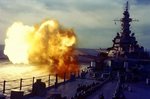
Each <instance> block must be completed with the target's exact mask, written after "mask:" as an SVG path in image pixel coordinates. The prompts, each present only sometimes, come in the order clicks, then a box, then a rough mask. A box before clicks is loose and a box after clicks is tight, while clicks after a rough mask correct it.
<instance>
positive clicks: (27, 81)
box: [0, 74, 66, 94]
mask: <svg viewBox="0 0 150 99" xmlns="http://www.w3.org/2000/svg"><path fill="white" fill-rule="evenodd" d="M65 76H66V75H65V74H64V77H63V79H62V78H59V77H58V75H57V74H48V75H43V76H36V77H32V78H20V79H15V80H8V81H6V80H4V81H1V82H0V93H3V94H10V92H11V90H20V91H24V92H25V94H28V93H30V92H31V91H32V85H33V83H34V82H35V80H36V79H41V80H42V82H45V83H46V87H50V86H52V85H54V84H56V83H61V82H65V81H66V77H65Z"/></svg>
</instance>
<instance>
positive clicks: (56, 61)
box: [4, 20, 79, 74]
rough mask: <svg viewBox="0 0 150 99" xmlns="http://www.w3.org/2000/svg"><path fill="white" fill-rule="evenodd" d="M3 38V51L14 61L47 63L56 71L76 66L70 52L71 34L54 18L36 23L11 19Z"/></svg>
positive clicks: (66, 71)
mask: <svg viewBox="0 0 150 99" xmlns="http://www.w3.org/2000/svg"><path fill="white" fill-rule="evenodd" d="M6 37H7V38H6V40H5V49H4V53H5V55H7V56H8V58H9V60H10V61H11V62H12V63H14V64H16V63H17V64H19V63H24V64H36V65H43V64H45V65H49V69H50V71H52V72H54V73H58V74H61V73H71V72H77V71H78V69H79V68H78V64H77V61H76V58H75V56H74V55H73V51H74V48H75V43H76V36H75V33H74V31H73V30H72V29H66V28H64V27H62V26H60V24H59V23H58V22H57V21H55V20H47V21H45V22H43V23H42V24H40V25H36V26H27V25H23V23H21V22H15V23H14V24H13V25H12V26H10V27H9V28H8V31H7V35H6Z"/></svg>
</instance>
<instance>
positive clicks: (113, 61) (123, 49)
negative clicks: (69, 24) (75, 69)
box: [0, 2, 150, 99]
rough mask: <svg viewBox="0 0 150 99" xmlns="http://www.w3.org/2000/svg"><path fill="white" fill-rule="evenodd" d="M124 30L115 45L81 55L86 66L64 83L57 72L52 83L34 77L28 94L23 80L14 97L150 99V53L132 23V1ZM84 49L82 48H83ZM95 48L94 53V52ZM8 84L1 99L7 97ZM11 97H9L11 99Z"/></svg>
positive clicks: (118, 34)
mask: <svg viewBox="0 0 150 99" xmlns="http://www.w3.org/2000/svg"><path fill="white" fill-rule="evenodd" d="M115 21H120V22H121V32H119V33H117V35H116V36H115V37H114V39H113V46H112V47H109V48H107V49H105V50H102V49H97V50H92V51H93V52H94V55H93V53H88V54H87V53H86V54H85V53H79V54H78V55H77V57H79V58H78V61H79V62H80V63H83V62H84V63H85V64H86V65H85V66H82V68H81V69H80V72H79V73H78V75H75V74H73V73H71V74H70V78H68V79H67V78H66V77H65V75H64V77H63V79H62V81H61V82H58V76H57V74H56V75H55V80H54V84H53V85H51V86H50V76H48V77H49V80H48V83H49V84H48V86H47V85H46V84H45V83H46V82H44V81H42V80H41V79H39V78H38V79H36V81H34V80H35V79H34V78H33V84H32V90H31V91H30V93H28V94H25V95H24V90H21V89H22V80H23V79H21V80H20V85H21V87H20V90H17V91H16V90H15V91H11V93H10V97H9V98H10V99H149V98H150V68H149V62H150V60H149V59H150V56H149V53H148V52H147V51H145V49H144V47H143V46H140V45H139V44H138V41H137V40H136V37H135V33H132V32H131V29H130V23H131V22H132V21H137V20H134V19H132V18H130V13H129V3H128V2H127V3H126V7H125V9H124V12H123V18H121V19H120V20H115ZM80 51H81V49H80ZM92 51H91V52H92ZM4 83H5V82H4ZM7 98H8V97H7V96H6V95H5V87H4V89H3V92H2V94H1V95H0V99H7ZM9 98H8V99H9Z"/></svg>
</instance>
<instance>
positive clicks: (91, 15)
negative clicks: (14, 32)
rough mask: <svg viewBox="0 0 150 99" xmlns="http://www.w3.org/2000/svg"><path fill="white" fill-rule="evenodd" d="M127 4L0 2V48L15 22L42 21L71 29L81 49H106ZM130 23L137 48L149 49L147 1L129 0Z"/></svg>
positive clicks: (114, 0)
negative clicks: (140, 46) (54, 21)
mask: <svg viewBox="0 0 150 99" xmlns="http://www.w3.org/2000/svg"><path fill="white" fill-rule="evenodd" d="M125 3H126V0H0V44H4V39H5V35H6V30H7V28H8V27H9V26H10V25H12V23H13V22H15V21H22V22H23V23H24V24H27V25H34V24H36V23H40V22H42V20H44V19H56V20H58V21H59V22H60V24H62V25H63V26H65V27H69V28H73V29H74V31H75V32H76V35H77V37H78V47H80V48H84V47H86V48H100V47H101V48H106V47H111V46H112V39H113V38H114V37H115V36H116V32H119V31H120V23H117V24H116V25H115V24H114V21H113V20H114V19H120V18H121V17H122V12H123V10H124V5H125ZM130 12H131V17H133V18H135V19H138V20H139V22H133V23H132V32H134V33H135V36H136V37H137V40H138V42H139V44H140V45H142V46H144V47H145V48H147V49H150V44H149V42H150V0H130Z"/></svg>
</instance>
